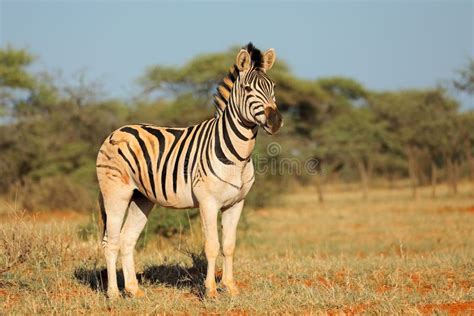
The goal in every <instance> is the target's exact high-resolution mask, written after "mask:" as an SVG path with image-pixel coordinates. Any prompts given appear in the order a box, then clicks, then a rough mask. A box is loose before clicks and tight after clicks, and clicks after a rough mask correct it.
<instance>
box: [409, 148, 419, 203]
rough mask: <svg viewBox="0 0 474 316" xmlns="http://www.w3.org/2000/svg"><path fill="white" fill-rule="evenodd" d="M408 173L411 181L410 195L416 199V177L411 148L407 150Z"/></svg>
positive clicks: (414, 161)
mask: <svg viewBox="0 0 474 316" xmlns="http://www.w3.org/2000/svg"><path fill="white" fill-rule="evenodd" d="M407 155H408V174H409V175H410V182H411V192H412V197H413V198H414V199H417V197H418V192H417V190H416V189H417V177H416V160H415V155H414V153H413V150H410V149H409V150H408V152H407Z"/></svg>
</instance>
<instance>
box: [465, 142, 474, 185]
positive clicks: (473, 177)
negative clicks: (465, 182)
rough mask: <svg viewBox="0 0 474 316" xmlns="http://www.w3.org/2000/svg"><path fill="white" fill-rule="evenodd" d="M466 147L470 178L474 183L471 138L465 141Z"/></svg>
mask: <svg viewBox="0 0 474 316" xmlns="http://www.w3.org/2000/svg"><path fill="white" fill-rule="evenodd" d="M464 149H465V151H466V159H467V165H468V168H469V179H470V180H471V182H473V183H474V157H472V152H471V149H472V147H471V143H470V141H469V139H466V140H465V141H464Z"/></svg>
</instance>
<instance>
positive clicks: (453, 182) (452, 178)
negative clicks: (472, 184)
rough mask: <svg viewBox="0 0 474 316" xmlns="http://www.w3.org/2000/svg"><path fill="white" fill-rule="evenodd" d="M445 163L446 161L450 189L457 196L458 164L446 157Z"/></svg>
mask: <svg viewBox="0 0 474 316" xmlns="http://www.w3.org/2000/svg"><path fill="white" fill-rule="evenodd" d="M445 161H446V173H447V177H448V184H449V187H450V188H451V193H453V194H456V193H457V192H458V188H457V175H456V174H457V170H456V169H457V166H455V165H456V163H455V162H454V161H453V159H452V158H451V157H448V156H447V155H445Z"/></svg>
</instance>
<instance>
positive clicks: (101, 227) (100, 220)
mask: <svg viewBox="0 0 474 316" xmlns="http://www.w3.org/2000/svg"><path fill="white" fill-rule="evenodd" d="M98 211H99V216H97V226H98V232H99V240H100V242H101V244H102V247H105V246H106V245H107V230H106V225H107V213H105V206H104V197H103V196H102V192H100V193H99V207H98Z"/></svg>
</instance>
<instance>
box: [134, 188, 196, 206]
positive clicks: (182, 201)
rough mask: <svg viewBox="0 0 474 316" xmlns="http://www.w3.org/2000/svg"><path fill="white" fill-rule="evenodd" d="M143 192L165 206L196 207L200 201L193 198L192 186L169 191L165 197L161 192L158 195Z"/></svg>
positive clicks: (151, 199) (156, 202)
mask: <svg viewBox="0 0 474 316" xmlns="http://www.w3.org/2000/svg"><path fill="white" fill-rule="evenodd" d="M141 193H143V194H144V195H145V196H146V197H147V198H148V199H149V200H150V201H152V202H153V203H155V204H158V205H160V206H163V207H168V208H175V209H185V208H196V207H198V206H199V205H198V203H197V201H196V199H195V198H193V193H192V191H191V187H181V188H179V190H177V192H176V193H174V192H171V193H168V194H167V196H166V197H165V196H164V195H163V194H162V193H161V192H157V194H156V197H155V196H154V195H153V194H151V193H149V192H146V193H145V192H141Z"/></svg>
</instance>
